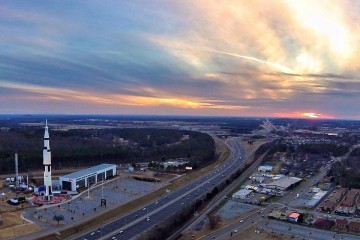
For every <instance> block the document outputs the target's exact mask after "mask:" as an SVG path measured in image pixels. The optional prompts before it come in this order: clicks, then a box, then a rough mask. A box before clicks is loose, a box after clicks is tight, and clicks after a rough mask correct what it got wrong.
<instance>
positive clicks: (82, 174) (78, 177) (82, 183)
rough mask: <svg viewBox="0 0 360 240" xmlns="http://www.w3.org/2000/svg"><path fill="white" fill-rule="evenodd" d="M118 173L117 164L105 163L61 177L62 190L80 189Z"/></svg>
mask: <svg viewBox="0 0 360 240" xmlns="http://www.w3.org/2000/svg"><path fill="white" fill-rule="evenodd" d="M115 175H116V165H115V164H107V163H103V164H100V165H97V166H94V167H91V168H87V169H83V170H80V171H78V172H74V173H70V174H67V175H65V176H62V177H59V182H60V187H61V190H66V191H73V192H75V191H78V190H80V189H83V188H86V187H88V186H91V185H93V184H95V183H97V182H100V181H103V180H105V179H109V178H111V177H113V176H115Z"/></svg>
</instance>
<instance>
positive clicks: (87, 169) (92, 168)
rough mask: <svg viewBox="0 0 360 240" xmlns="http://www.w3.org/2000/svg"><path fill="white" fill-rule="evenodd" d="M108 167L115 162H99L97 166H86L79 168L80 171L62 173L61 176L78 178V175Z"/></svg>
mask: <svg viewBox="0 0 360 240" xmlns="http://www.w3.org/2000/svg"><path fill="white" fill-rule="evenodd" d="M109 167H116V165H115V164H109V163H103V164H100V165H97V166H94V167H91V168H86V169H83V170H80V171H77V172H73V173H70V174H67V175H64V176H62V177H63V178H74V179H76V178H79V177H83V176H86V175H89V174H92V173H95V172H98V171H101V170H104V169H106V168H109Z"/></svg>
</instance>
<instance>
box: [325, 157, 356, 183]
mask: <svg viewBox="0 0 360 240" xmlns="http://www.w3.org/2000/svg"><path fill="white" fill-rule="evenodd" d="M354 160H355V159H352V161H353V162H354V167H353V168H350V167H349V166H348V164H347V163H346V162H345V163H342V162H334V163H333V164H332V165H331V168H330V170H329V173H328V176H332V177H333V180H334V182H335V184H336V185H340V186H342V187H346V188H360V167H359V163H360V159H359V158H357V159H356V160H355V161H354Z"/></svg>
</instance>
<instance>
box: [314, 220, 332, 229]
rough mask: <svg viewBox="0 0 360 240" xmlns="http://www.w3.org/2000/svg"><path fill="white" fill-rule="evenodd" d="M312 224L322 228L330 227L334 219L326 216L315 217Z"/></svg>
mask: <svg viewBox="0 0 360 240" xmlns="http://www.w3.org/2000/svg"><path fill="white" fill-rule="evenodd" d="M314 225H315V226H316V227H318V228H322V229H330V228H332V226H334V221H333V220H329V219H326V218H317V219H316V220H315V223H314Z"/></svg>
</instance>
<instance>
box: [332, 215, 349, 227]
mask: <svg viewBox="0 0 360 240" xmlns="http://www.w3.org/2000/svg"><path fill="white" fill-rule="evenodd" d="M348 224H349V222H348V220H346V218H344V219H336V221H335V226H336V228H337V229H341V230H343V229H346V227H347V225H348Z"/></svg>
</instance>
